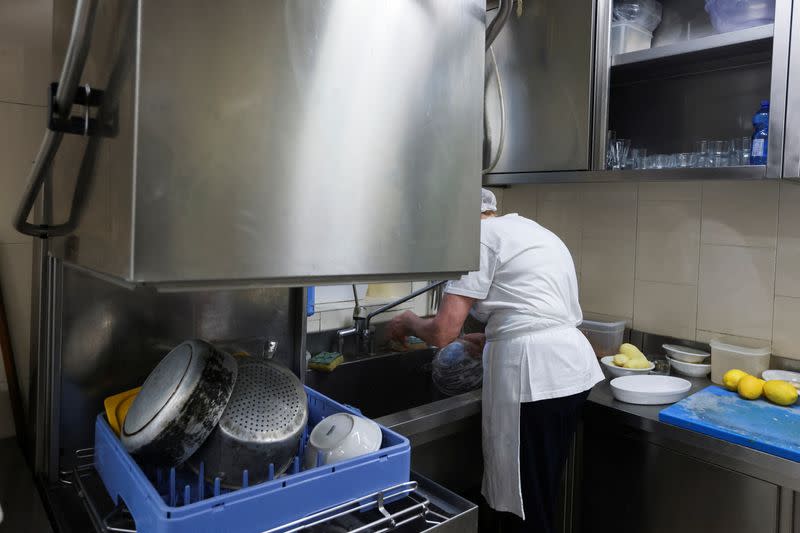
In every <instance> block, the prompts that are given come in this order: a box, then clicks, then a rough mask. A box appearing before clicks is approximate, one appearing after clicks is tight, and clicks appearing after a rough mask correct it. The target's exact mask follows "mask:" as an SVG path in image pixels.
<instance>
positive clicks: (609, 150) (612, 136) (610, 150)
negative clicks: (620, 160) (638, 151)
mask: <svg viewBox="0 0 800 533" xmlns="http://www.w3.org/2000/svg"><path fill="white" fill-rule="evenodd" d="M616 139H617V132H616V131H614V130H608V134H607V136H606V168H611V167H612V163H613V161H614V141H615V140H616Z"/></svg>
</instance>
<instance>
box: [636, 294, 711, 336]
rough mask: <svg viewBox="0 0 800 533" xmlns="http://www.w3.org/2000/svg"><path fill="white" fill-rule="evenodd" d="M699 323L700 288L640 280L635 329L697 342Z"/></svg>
mask: <svg viewBox="0 0 800 533" xmlns="http://www.w3.org/2000/svg"><path fill="white" fill-rule="evenodd" d="M696 323H697V285H680V284H674V283H660V282H656V281H640V280H637V281H636V286H635V290H634V305H633V327H634V328H636V329H638V330H641V331H648V332H650V333H658V334H661V335H670V336H673V337H679V338H682V339H693V338H694V336H695V329H696Z"/></svg>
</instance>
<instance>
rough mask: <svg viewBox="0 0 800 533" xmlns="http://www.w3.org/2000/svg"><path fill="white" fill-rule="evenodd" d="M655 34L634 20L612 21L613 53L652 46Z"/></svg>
mask: <svg viewBox="0 0 800 533" xmlns="http://www.w3.org/2000/svg"><path fill="white" fill-rule="evenodd" d="M652 42H653V34H652V33H651V32H649V31H647V30H646V29H644V28H643V27H641V26H639V25H637V24H634V23H632V22H612V23H611V55H612V56H615V55H617V54H625V53H628V52H635V51H637V50H646V49H647V48H650V45H651V44H652Z"/></svg>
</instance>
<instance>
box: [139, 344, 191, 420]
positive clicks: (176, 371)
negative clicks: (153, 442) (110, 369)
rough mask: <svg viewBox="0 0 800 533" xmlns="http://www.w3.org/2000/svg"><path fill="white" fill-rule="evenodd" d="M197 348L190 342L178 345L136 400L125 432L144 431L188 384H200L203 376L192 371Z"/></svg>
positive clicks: (156, 368)
mask: <svg viewBox="0 0 800 533" xmlns="http://www.w3.org/2000/svg"><path fill="white" fill-rule="evenodd" d="M193 348H194V346H193V345H192V344H191V343H189V342H184V343H183V344H180V345H178V346H177V347H175V348H174V349H173V350H172V351H171V352H170V353H169V354H167V356H166V357H164V359H162V360H161V362H160V363H159V364H158V365H157V366H156V367H155V369H154V370H153V371H152V372H151V373H150V375H149V376H148V377H147V380H145V382H144V385H142V393H143V394H141V395H140V396H141V397H140V398H136V401H135V402H134V403H133V405H132V406H131V408H130V411H128V415H127V417H126V418H125V433H127V434H128V435H132V434H134V433H138V432H139V431H141V430H142V429H143V428H144V427H145V426H147V425H148V424H150V423H151V422H152V421H153V419H155V417H156V416H157V415H158V413H160V412H161V411H162V410H163V409H164V406H166V405H167V404H168V403H169V401H170V400H171V399H172V398H175V395H176V393H177V392H178V390H180V387H181V384H182V383H183V382H184V381H187V382H188V381H191V380H194V381H196V379H197V377H199V376H198V375H192V374H191V373H190V372H189V368H190V367H191V365H192V356H193V354H194V349H193ZM187 385H188V383H187Z"/></svg>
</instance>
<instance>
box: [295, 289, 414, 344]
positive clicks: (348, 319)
mask: <svg viewBox="0 0 800 533" xmlns="http://www.w3.org/2000/svg"><path fill="white" fill-rule="evenodd" d="M425 285H427V282H425V281H415V282H413V283H409V284H408V289H409V290H408V291H407V292H405V293H404V294H399V295H398V296H397V297H389V298H374V297H370V296H369V295H367V296H366V298H364V299H363V301H361V302H360V303H361V305H363V306H364V307H366V308H367V312H371V311H374V310H375V309H378V308H379V307H380V306H381V305H384V304H386V303H388V302H390V301H393V300H394V299H396V298H399V297H400V296H404V295H405V294H408V293H410V292H411V291H415V290H417V289H421V288H423V287H424V286H425ZM427 307H428V295H427V294H422V295H421V296H417V297H416V298H414V299H413V300H409V301H408V302H404V303H403V304H401V305H398V306H397V307H395V308H394V309H392V310H391V311H387V312H385V313H382V314H380V315H378V316H376V317H375V323H376V324H379V323H381V322H386V321H387V320H390V319H392V318H394V317H395V316H397V315H399V314H400V313H402V312H403V311H406V310H408V309H410V310H412V311H414V312H415V313H417V314H418V315H424V314H425V313H426V312H427ZM352 325H353V300H352V299H348V300H344V301H340V302H328V303H323V304H317V305H316V312H315V313H314V315H313V316H310V317H308V322H307V325H306V327H307V331H308V333H310V334H311V333H319V332H320V331H330V330H334V329H341V328H346V327H350V326H352Z"/></svg>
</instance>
